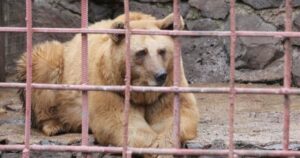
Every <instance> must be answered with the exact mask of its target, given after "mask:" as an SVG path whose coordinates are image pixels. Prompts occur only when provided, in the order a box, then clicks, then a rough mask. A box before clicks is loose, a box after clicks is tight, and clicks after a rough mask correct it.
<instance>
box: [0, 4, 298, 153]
mask: <svg viewBox="0 0 300 158" xmlns="http://www.w3.org/2000/svg"><path fill="white" fill-rule="evenodd" d="M179 4H180V0H173V13H174V17H175V19H174V26H175V27H174V30H172V31H166V30H159V31H156V30H155V31H154V30H134V29H130V27H129V0H124V11H125V29H123V30H120V29H88V28H87V26H88V21H87V19H88V0H81V12H82V14H81V28H33V27H32V1H31V0H26V27H0V32H24V33H26V44H27V46H26V47H27V49H26V51H27V53H28V55H27V61H28V62H27V67H26V69H27V74H26V77H27V80H26V83H4V82H0V88H25V89H26V111H25V132H24V144H22V145H0V151H22V152H23V154H22V156H23V158H28V157H30V151H59V152H82V153H84V157H90V155H89V153H92V152H102V153H122V155H123V157H124V158H131V156H132V154H135V153H136V154H171V155H198V156H200V155H218V156H228V157H230V158H233V157H236V156H272V157H277V156H284V157H288V156H300V151H291V150H289V148H288V147H289V131H290V129H289V125H290V95H299V94H300V88H291V62H292V59H291V41H290V38H291V37H300V32H292V24H291V22H292V5H291V4H292V0H285V12H286V13H285V15H286V16H285V31H284V32H264V31H237V30H236V24H235V0H230V31H179V29H178V28H179V25H180V24H179V23H180V22H179V21H180V15H179V14H180V10H179ZM36 32H39V33H49V32H53V33H54V32H55V33H81V34H82V82H81V84H80V85H67V84H37V83H32V67H31V66H32V57H31V54H32V35H33V33H36ZM90 33H100V34H104V33H116V34H125V42H126V77H125V80H126V82H125V85H124V86H98V85H88V75H87V74H88V72H87V65H88V60H87V53H88V50H87V48H88V47H87V45H88V42H87V36H88V34H90ZM137 34H138V35H146V34H147V35H170V36H173V37H174V40H175V52H174V53H175V54H174V62H173V63H174V76H173V79H174V85H173V86H172V87H143V86H131V85H130V54H129V50H130V36H131V35H137ZM179 36H226V37H230V82H229V87H218V88H217V87H212V88H210V87H179V86H178V85H179V84H178V83H179V73H180V72H179V65H180V62H181V61H180V56H181V51H180V41H179V39H177V37H179ZM239 36H255V37H265V36H269V37H275V38H283V39H284V40H285V42H284V49H285V52H284V74H283V75H284V85H283V86H282V87H281V88H238V87H236V86H235V75H234V74H235V73H234V72H235V60H234V59H235V51H236V49H235V48H236V40H237V37H239ZM32 88H34V89H56V90H79V91H82V107H83V108H82V109H83V110H82V144H81V145H80V146H67V145H31V144H30V132H31V129H30V117H31V92H32ZM88 91H125V110H124V121H125V123H124V131H123V138H124V139H123V140H124V144H123V146H122V147H103V146H89V144H88V105H87V103H88V100H87V99H88V98H87V95H88V94H87V92H88ZM132 91H136V92H158V91H159V92H164V93H174V94H175V97H174V108H173V109H174V111H173V117H174V123H173V144H174V147H173V148H164V149H159V148H132V147H128V115H129V110H130V100H129V99H130V92H132ZM179 93H212V94H215V93H226V94H229V100H230V104H229V111H228V119H229V128H228V132H229V137H228V144H229V147H228V149H225V150H205V149H182V148H180V142H179V130H180V126H179V125H180V113H179V109H180V104H179V99H178V94H179ZM238 94H272V95H283V97H284V103H283V105H284V121H283V138H282V146H283V150H273V151H269V150H268V151H266V150H239V149H235V148H234V135H233V134H234V111H235V106H236V105H235V99H236V95H238Z"/></svg>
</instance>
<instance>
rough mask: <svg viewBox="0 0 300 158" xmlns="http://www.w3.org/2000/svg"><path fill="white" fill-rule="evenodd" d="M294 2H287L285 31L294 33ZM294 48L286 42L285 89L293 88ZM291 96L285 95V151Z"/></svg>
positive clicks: (286, 40) (283, 144)
mask: <svg viewBox="0 0 300 158" xmlns="http://www.w3.org/2000/svg"><path fill="white" fill-rule="evenodd" d="M291 3H292V0H285V24H284V25H285V31H286V32H290V31H292V12H293V10H292V4H291ZM291 51H292V48H291V40H290V38H286V39H285V42H284V85H283V86H284V88H286V89H290V88H291V78H292V77H291V76H292V75H291V67H292V53H291ZM290 102H291V99H290V96H289V95H288V94H285V95H284V112H283V119H284V120H283V140H282V146H283V150H288V149H289V131H290Z"/></svg>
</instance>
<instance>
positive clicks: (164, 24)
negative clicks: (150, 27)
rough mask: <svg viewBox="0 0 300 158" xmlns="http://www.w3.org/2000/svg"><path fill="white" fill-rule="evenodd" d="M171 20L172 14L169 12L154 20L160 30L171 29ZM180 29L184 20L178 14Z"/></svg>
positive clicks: (182, 27) (172, 20) (172, 18)
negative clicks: (163, 16)
mask: <svg viewBox="0 0 300 158" xmlns="http://www.w3.org/2000/svg"><path fill="white" fill-rule="evenodd" d="M173 22H174V14H173V13H171V14H169V15H168V16H166V17H165V18H163V19H159V20H157V21H156V25H157V26H158V28H160V29H161V30H173V28H174V27H173ZM179 29H180V30H183V29H184V20H183V18H182V16H180V28H179Z"/></svg>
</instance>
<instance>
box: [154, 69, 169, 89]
mask: <svg viewBox="0 0 300 158" xmlns="http://www.w3.org/2000/svg"><path fill="white" fill-rule="evenodd" d="M154 77H155V80H156V83H157V85H158V86H161V85H163V84H164V83H165V81H166V78H167V72H166V71H160V72H158V73H156V74H155V75H154Z"/></svg>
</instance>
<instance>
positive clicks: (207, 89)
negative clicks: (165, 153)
mask: <svg viewBox="0 0 300 158" xmlns="http://www.w3.org/2000/svg"><path fill="white" fill-rule="evenodd" d="M130 87H131V89H130V90H131V91H133V92H162V93H170V92H174V93H229V92H230V88H229V87H217V88H211V87H150V86H130ZM0 88H25V84H24V83H4V82H0ZM32 88H35V89H53V90H87V91H118V92H120V91H124V90H125V86H100V85H99V86H97V85H69V84H41V83H33V84H32ZM234 90H235V92H236V93H237V94H276V95H282V94H291V95H299V94H300V88H238V87H235V88H234Z"/></svg>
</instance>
